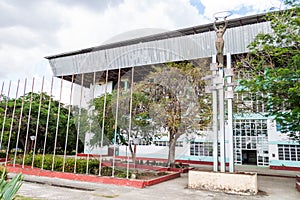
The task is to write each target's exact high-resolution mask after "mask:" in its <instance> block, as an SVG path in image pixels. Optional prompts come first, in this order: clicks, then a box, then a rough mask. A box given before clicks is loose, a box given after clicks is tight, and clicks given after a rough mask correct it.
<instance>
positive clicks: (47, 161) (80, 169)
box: [16, 154, 131, 178]
mask: <svg viewBox="0 0 300 200" xmlns="http://www.w3.org/2000/svg"><path fill="white" fill-rule="evenodd" d="M34 159H35V160H34V165H33V166H34V167H36V168H42V155H40V154H38V155H35V158H34ZM22 161H23V156H18V157H17V159H16V163H17V164H22ZM52 161H53V155H50V154H47V155H45V157H44V166H43V169H45V170H52ZM63 162H64V160H63V157H62V156H55V158H54V167H53V171H58V172H61V171H62V169H63ZM87 162H88V163H87ZM31 164H32V155H26V157H25V160H24V165H25V166H26V165H27V166H31ZM87 164H88V170H89V171H88V174H93V175H98V174H99V160H98V159H89V160H88V161H87V159H82V158H78V159H77V160H76V173H78V174H86V173H87V172H86V169H87ZM74 167H75V158H74V157H73V158H66V160H65V167H64V172H69V173H74ZM130 173H131V172H130ZM101 175H102V176H112V168H111V167H106V166H103V167H102V169H101ZM115 176H116V177H119V178H125V177H126V169H120V168H117V169H115Z"/></svg>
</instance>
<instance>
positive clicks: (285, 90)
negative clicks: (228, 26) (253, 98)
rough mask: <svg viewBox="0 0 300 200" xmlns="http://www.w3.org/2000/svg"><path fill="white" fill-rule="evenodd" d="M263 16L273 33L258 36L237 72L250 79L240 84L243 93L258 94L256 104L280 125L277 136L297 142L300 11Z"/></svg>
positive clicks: (295, 6)
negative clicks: (284, 136) (261, 106)
mask: <svg viewBox="0 0 300 200" xmlns="http://www.w3.org/2000/svg"><path fill="white" fill-rule="evenodd" d="M285 3H286V5H289V6H290V7H291V8H290V9H288V10H282V11H278V12H273V13H270V14H267V17H266V18H267V20H269V21H270V23H271V27H272V30H273V32H272V33H269V34H258V35H257V36H256V38H255V40H254V41H253V42H252V43H251V44H250V45H249V49H250V54H249V55H248V56H247V58H245V59H242V62H241V63H240V64H241V66H240V67H241V68H242V70H244V71H247V73H248V74H250V78H248V79H244V80H242V81H241V82H240V84H241V86H242V87H241V88H243V91H247V92H253V93H257V92H259V93H261V94H262V96H260V97H259V98H260V100H261V101H263V102H264V104H265V107H266V109H267V114H266V116H272V117H274V119H275V120H276V121H277V122H278V123H279V124H280V126H281V132H284V133H288V134H289V136H290V137H291V138H293V139H295V140H298V141H300V7H299V3H298V1H296V0H294V1H286V2H285Z"/></svg>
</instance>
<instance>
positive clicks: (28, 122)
mask: <svg viewBox="0 0 300 200" xmlns="http://www.w3.org/2000/svg"><path fill="white" fill-rule="evenodd" d="M34 80H35V79H34V77H33V78H32V84H31V94H30V100H29V111H28V118H27V128H26V137H25V145H24V154H23V160H22V168H24V163H25V158H26V153H27V143H28V135H29V128H30V117H31V109H32V95H33V90H34Z"/></svg>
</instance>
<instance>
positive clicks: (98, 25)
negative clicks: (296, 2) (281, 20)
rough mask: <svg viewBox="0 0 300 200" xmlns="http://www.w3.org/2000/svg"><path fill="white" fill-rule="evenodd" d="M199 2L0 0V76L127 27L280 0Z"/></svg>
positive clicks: (199, 20)
mask: <svg viewBox="0 0 300 200" xmlns="http://www.w3.org/2000/svg"><path fill="white" fill-rule="evenodd" d="M199 1H200V2H201V3H202V4H203V6H204V7H205V12H204V15H200V14H199V12H198V10H197V8H196V7H194V6H192V5H191V4H190V1H189V0H164V1H153V0H142V1H139V0H113V1H108V0H105V1H101V3H99V2H100V1H98V0H93V1H72V4H70V2H71V1H70V0H63V1H60V0H56V1H53V0H44V1H38V0H27V1H17V0H2V1H0V41H1V43H0V78H1V79H3V78H4V77H6V78H11V77H17V76H21V77H22V76H32V75H33V74H39V75H44V74H49V73H50V70H51V69H50V66H49V64H47V61H46V60H45V59H44V58H43V57H44V56H48V55H53V54H58V53H63V52H67V51H73V50H78V49H82V48H88V47H92V46H98V45H101V44H102V43H103V42H104V41H106V40H108V39H110V38H112V37H114V36H116V35H118V34H122V33H125V32H128V31H132V30H136V29H144V32H145V30H146V29H145V28H153V29H152V31H153V30H154V31H156V30H155V29H156V28H158V29H160V30H175V29H178V28H184V27H189V26H195V25H199V24H204V23H209V22H211V21H212V20H213V19H212V13H214V12H217V11H221V10H232V11H238V10H242V9H245V10H246V13H244V14H249V13H251V14H253V13H257V12H262V11H264V10H267V9H269V8H270V7H279V6H280V5H281V1H280V0H264V1H261V0H253V1H249V0H230V1H226V2H224V3H220V1H219V0H199ZM240 15H241V13H238V15H236V16H240ZM146 31H148V30H146ZM143 34H145V33H143ZM43 68H44V70H43Z"/></svg>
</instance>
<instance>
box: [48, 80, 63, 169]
mask: <svg viewBox="0 0 300 200" xmlns="http://www.w3.org/2000/svg"><path fill="white" fill-rule="evenodd" d="M63 81H64V77H61V81H60V91H59V102H58V110H57V119H56V129H55V137H54V148H53V156H52V167H51V170H52V171H53V170H54V161H55V155H56V145H57V135H58V129H59V117H60V108H61V96H62V88H63Z"/></svg>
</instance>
